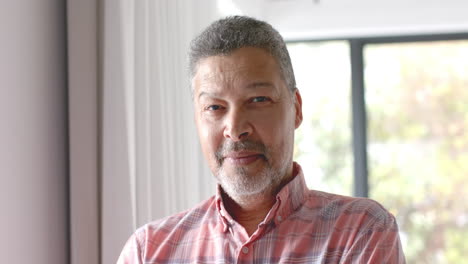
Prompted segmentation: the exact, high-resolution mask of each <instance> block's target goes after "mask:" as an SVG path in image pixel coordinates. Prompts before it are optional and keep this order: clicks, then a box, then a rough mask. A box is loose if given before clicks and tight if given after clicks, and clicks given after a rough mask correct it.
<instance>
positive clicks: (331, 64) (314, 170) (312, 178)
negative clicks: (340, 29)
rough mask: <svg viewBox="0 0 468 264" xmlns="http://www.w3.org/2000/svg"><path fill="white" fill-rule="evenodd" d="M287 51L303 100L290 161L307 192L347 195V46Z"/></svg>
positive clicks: (340, 43)
mask: <svg viewBox="0 0 468 264" xmlns="http://www.w3.org/2000/svg"><path fill="white" fill-rule="evenodd" d="M288 49H289V51H290V55H291V60H292V61H293V67H294V73H295V75H296V81H297V87H298V88H299V91H300V93H301V95H302V97H303V98H304V99H305V102H304V104H303V106H302V107H303V114H304V121H303V125H302V126H301V127H300V128H299V129H298V130H297V133H296V147H295V153H294V154H295V160H297V161H298V162H299V164H301V166H302V169H303V170H304V174H305V175H306V176H308V177H306V182H307V185H308V187H309V188H311V189H316V190H322V191H327V192H333V193H339V194H343V195H351V193H352V149H351V130H350V129H349V126H350V114H349V112H350V109H351V108H350V90H351V89H350V84H351V82H350V80H351V75H350V65H349V45H348V43H347V42H346V41H329V42H312V43H310V42H309V43H294V44H289V45H288ZM306 135H307V136H306ZM330 139H333V140H330Z"/></svg>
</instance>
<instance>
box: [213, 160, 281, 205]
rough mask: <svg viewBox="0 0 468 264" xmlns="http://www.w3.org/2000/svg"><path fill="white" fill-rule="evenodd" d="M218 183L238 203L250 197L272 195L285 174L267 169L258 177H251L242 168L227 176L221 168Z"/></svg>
mask: <svg viewBox="0 0 468 264" xmlns="http://www.w3.org/2000/svg"><path fill="white" fill-rule="evenodd" d="M215 176H216V179H217V180H218V183H219V184H220V185H221V187H222V188H223V190H224V191H225V192H226V194H228V195H229V196H230V197H231V198H232V199H234V200H236V201H238V200H241V199H244V198H247V197H249V196H255V195H259V194H265V193H271V192H272V191H273V190H274V189H275V188H276V187H277V186H278V185H279V184H280V182H281V180H282V178H283V176H284V172H280V171H277V170H274V169H273V168H272V167H266V168H265V169H264V170H263V171H262V172H260V173H259V174H257V175H249V174H247V172H246V170H245V169H244V168H242V167H239V168H237V169H236V172H235V173H232V174H227V173H226V171H225V170H224V169H223V168H222V167H221V168H220V169H219V171H218V175H215Z"/></svg>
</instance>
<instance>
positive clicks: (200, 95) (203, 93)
mask: <svg viewBox="0 0 468 264" xmlns="http://www.w3.org/2000/svg"><path fill="white" fill-rule="evenodd" d="M202 96H212V97H216V94H214V93H209V92H205V91H202V92H201V93H200V94H199V95H198V99H200V98H201V97H202Z"/></svg>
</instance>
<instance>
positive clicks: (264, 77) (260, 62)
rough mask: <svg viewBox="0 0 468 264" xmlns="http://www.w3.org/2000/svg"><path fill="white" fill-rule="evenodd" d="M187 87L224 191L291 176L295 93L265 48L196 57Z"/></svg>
mask: <svg viewBox="0 0 468 264" xmlns="http://www.w3.org/2000/svg"><path fill="white" fill-rule="evenodd" d="M192 86H193V88H194V106H195V122H196V125H197V129H198V135H199V137H200V143H201V146H202V150H203V154H204V156H205V158H206V159H207V161H208V164H209V166H210V169H211V171H212V172H213V174H214V175H215V177H216V178H217V179H218V182H219V183H220V184H221V186H222V187H223V189H224V191H225V192H226V193H227V194H228V195H230V196H231V197H233V198H236V197H242V196H247V195H253V194H259V193H262V192H267V191H273V189H275V188H276V187H278V185H279V184H280V183H281V181H282V180H283V179H285V178H287V177H289V176H290V175H291V173H292V155H293V144H294V130H295V128H297V127H298V126H299V125H300V123H301V122H302V110H301V98H300V94H299V92H298V91H296V92H291V91H290V90H289V89H288V88H287V87H286V84H285V82H284V81H283V79H282V78H281V72H280V69H279V66H278V64H277V63H276V61H275V60H274V58H273V57H272V56H271V55H270V54H269V53H267V52H266V51H264V50H262V49H259V48H253V47H245V48H241V49H238V50H235V51H234V52H232V53H231V54H229V55H227V56H212V57H208V58H205V59H202V60H201V61H200V62H199V64H198V70H197V72H196V74H195V76H194V78H193V80H192Z"/></svg>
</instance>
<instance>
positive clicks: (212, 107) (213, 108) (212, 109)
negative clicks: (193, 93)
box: [206, 105, 221, 111]
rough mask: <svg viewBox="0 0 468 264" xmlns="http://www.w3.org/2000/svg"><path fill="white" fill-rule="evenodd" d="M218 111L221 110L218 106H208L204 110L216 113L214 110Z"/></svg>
mask: <svg viewBox="0 0 468 264" xmlns="http://www.w3.org/2000/svg"><path fill="white" fill-rule="evenodd" d="M219 109H221V106H219V105H210V106H208V107H207V108H206V110H208V111H216V110H219Z"/></svg>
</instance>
